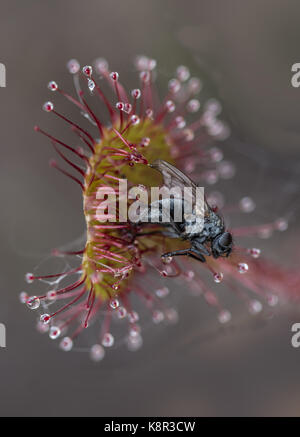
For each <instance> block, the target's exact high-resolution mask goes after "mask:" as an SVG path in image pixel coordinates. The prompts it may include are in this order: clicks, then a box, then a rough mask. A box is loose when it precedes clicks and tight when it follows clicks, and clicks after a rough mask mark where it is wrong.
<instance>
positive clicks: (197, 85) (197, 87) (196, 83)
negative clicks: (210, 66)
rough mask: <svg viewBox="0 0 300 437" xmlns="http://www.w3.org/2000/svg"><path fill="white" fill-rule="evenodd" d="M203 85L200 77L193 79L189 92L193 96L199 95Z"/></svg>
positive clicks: (190, 82)
mask: <svg viewBox="0 0 300 437" xmlns="http://www.w3.org/2000/svg"><path fill="white" fill-rule="evenodd" d="M201 88H202V83H201V80H200V79H198V77H192V78H191V79H190V80H189V82H188V90H189V92H190V93H192V94H197V93H199V91H201Z"/></svg>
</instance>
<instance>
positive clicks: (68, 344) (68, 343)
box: [59, 337, 73, 352]
mask: <svg viewBox="0 0 300 437" xmlns="http://www.w3.org/2000/svg"><path fill="white" fill-rule="evenodd" d="M59 347H60V348H61V349H62V350H63V351H65V352H69V351H70V350H71V349H72V348H73V340H72V339H71V338H70V337H64V338H63V339H62V340H61V342H60V343H59Z"/></svg>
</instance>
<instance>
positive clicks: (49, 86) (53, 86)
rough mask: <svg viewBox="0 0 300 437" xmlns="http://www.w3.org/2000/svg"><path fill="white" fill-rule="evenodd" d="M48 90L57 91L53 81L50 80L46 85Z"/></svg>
mask: <svg viewBox="0 0 300 437" xmlns="http://www.w3.org/2000/svg"><path fill="white" fill-rule="evenodd" d="M47 87H48V89H49V90H50V91H56V90H57V89H58V85H57V83H56V82H54V80H51V81H50V82H49V83H48V85H47Z"/></svg>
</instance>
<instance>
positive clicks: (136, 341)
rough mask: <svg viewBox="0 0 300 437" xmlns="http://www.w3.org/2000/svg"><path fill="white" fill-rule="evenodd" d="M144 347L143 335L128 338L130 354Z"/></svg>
mask: <svg viewBox="0 0 300 437" xmlns="http://www.w3.org/2000/svg"><path fill="white" fill-rule="evenodd" d="M142 345H143V339H142V336H141V335H136V336H135V337H132V336H129V337H128V338H127V347H128V350H129V351H130V352H135V351H137V350H138V349H140V348H141V347H142Z"/></svg>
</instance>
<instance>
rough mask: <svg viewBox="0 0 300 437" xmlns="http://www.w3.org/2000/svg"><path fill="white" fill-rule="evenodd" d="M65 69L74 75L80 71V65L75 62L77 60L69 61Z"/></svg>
mask: <svg viewBox="0 0 300 437" xmlns="http://www.w3.org/2000/svg"><path fill="white" fill-rule="evenodd" d="M67 69H68V70H69V73H71V74H76V73H78V71H79V70H80V64H79V62H78V61H77V59H71V60H70V61H69V62H68V63H67Z"/></svg>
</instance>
